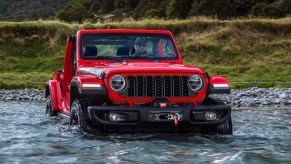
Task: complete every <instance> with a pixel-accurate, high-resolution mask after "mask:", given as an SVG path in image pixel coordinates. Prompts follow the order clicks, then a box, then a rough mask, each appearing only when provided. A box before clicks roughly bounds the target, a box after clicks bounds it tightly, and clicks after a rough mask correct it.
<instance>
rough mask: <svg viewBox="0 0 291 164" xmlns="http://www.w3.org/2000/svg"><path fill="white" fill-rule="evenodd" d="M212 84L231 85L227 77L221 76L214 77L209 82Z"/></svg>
mask: <svg viewBox="0 0 291 164" xmlns="http://www.w3.org/2000/svg"><path fill="white" fill-rule="evenodd" d="M209 83H210V84H227V85H229V82H228V79H227V78H225V77H219V76H212V77H210V80H209Z"/></svg>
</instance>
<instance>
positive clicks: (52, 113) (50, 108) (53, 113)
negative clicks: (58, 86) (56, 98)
mask: <svg viewBox="0 0 291 164" xmlns="http://www.w3.org/2000/svg"><path fill="white" fill-rule="evenodd" d="M45 114H46V115H48V116H50V117H54V116H57V115H58V112H57V111H55V110H53V106H52V99H51V96H48V97H47V98H46V109H45Z"/></svg>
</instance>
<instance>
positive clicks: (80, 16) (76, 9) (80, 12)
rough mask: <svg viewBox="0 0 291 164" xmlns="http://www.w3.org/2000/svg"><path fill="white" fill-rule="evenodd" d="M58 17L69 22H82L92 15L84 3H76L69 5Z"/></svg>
mask: <svg viewBox="0 0 291 164" xmlns="http://www.w3.org/2000/svg"><path fill="white" fill-rule="evenodd" d="M56 17H57V18H59V19H61V20H64V21H67V22H74V21H77V22H82V21H83V20H84V19H86V18H89V17H90V13H89V11H88V10H87V9H86V8H85V7H84V6H83V5H81V4H79V3H74V4H70V5H67V6H66V7H65V8H64V9H63V10H61V11H60V12H59V13H58V14H57V16H56Z"/></svg>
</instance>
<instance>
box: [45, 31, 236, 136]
mask: <svg viewBox="0 0 291 164" xmlns="http://www.w3.org/2000/svg"><path fill="white" fill-rule="evenodd" d="M228 93H230V88H229V84H228V80H227V79H226V78H223V77H214V76H209V75H208V74H207V73H206V72H204V71H202V70H201V69H199V68H197V67H192V66H186V65H184V64H183V61H182V58H181V55H180V52H179V50H178V48H177V46H176V43H175V40H174V37H173V35H172V34H171V32H169V31H165V30H80V31H78V32H77V35H75V36H70V37H69V38H68V40H67V49H66V56H65V62H64V70H62V71H56V72H54V73H53V77H52V79H51V80H49V81H48V82H47V84H46V87H45V95H46V97H47V107H46V113H47V114H49V115H50V116H56V115H59V116H62V117H65V118H67V119H68V120H69V122H70V125H77V126H79V128H80V129H81V130H82V131H87V132H91V131H92V130H94V131H95V132H96V131H99V132H114V133H115V132H117V133H119V132H122V133H124V132H125V133H130V132H196V131H198V132H211V133H218V134H232V121H231V107H230V106H227V105H225V104H224V103H223V102H220V101H219V100H216V99H212V98H210V97H209V95H210V94H228Z"/></svg>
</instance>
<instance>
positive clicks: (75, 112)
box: [69, 98, 96, 133]
mask: <svg viewBox="0 0 291 164" xmlns="http://www.w3.org/2000/svg"><path fill="white" fill-rule="evenodd" d="M90 104H91V101H90V100H88V99H85V98H80V99H75V100H74V101H73V103H72V105H71V114H70V120H69V124H70V125H76V126H78V128H79V130H80V131H81V132H88V133H96V130H94V129H93V127H92V123H91V121H90V118H89V116H88V111H87V107H88V105H90Z"/></svg>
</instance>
